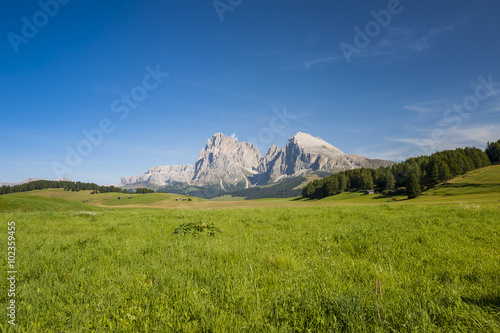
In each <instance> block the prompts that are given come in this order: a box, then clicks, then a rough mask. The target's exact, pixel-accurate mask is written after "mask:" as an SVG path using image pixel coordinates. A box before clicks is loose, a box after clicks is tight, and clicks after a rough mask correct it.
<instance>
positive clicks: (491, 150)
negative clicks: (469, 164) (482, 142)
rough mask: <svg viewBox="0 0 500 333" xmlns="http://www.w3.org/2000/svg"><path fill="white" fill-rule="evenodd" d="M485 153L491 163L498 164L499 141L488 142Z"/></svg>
mask: <svg viewBox="0 0 500 333" xmlns="http://www.w3.org/2000/svg"><path fill="white" fill-rule="evenodd" d="M485 153H486V155H488V157H489V159H490V161H491V163H497V162H500V140H498V141H497V142H488V145H487V146H486V150H485Z"/></svg>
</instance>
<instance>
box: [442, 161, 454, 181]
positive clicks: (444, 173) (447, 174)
mask: <svg viewBox="0 0 500 333" xmlns="http://www.w3.org/2000/svg"><path fill="white" fill-rule="evenodd" d="M451 178H452V177H451V172H450V168H449V167H448V164H446V162H445V161H441V162H440V163H439V181H441V182H447V181H448V180H450V179H451Z"/></svg>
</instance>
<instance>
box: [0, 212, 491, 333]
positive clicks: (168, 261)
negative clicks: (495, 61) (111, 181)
mask: <svg viewBox="0 0 500 333" xmlns="http://www.w3.org/2000/svg"><path fill="white" fill-rule="evenodd" d="M78 211H79V209H78V210H76V209H65V210H54V209H47V210H44V211H33V212H17V213H3V214H1V216H2V220H3V221H9V220H14V221H16V225H17V230H18V231H17V237H18V240H17V244H18V245H17V247H18V249H17V252H18V253H17V257H18V259H17V260H18V271H19V276H18V277H19V284H18V309H17V311H18V313H17V314H18V326H19V327H18V329H19V331H23V332H24V331H26V332H27V331H29V332H38V331H49V332H68V331H70V332H89V331H94V332H123V331H125V332H343V331H349V332H426V331H438V332H439V331H441V332H451V331H453V332H492V331H500V274H499V272H500V266H499V262H500V237H499V235H500V221H499V219H498V209H497V208H494V207H486V206H480V205H453V206H451V205H450V206H432V207H431V206H429V207H426V206H376V207H375V206H373V207H320V208H302V209H299V208H266V209H254V210H250V209H245V210H237V209H235V210H209V211H187V210H168V211H165V210H146V209H127V210H116V211H114V210H109V209H102V210H99V211H98V212H99V214H83V213H79V214H75V212H78ZM200 221H203V223H206V224H207V225H208V224H214V225H215V226H216V227H217V228H219V229H220V230H221V231H222V232H221V233H218V234H217V235H216V236H215V237H209V236H208V235H206V234H205V233H204V232H200V233H199V234H198V235H191V234H186V235H181V234H174V230H175V229H176V228H177V227H179V226H180V225H181V224H183V223H189V222H197V223H198V222H200ZM4 239H6V235H4V236H3V238H2V244H4V247H5V242H4ZM5 266H6V259H5V256H2V267H5ZM2 274H4V273H2ZM1 285H2V290H6V287H7V283H6V279H5V278H2V279H1ZM0 300H1V304H2V308H4V309H5V307H6V302H7V293H6V292H2V294H1V295H0ZM1 325H2V326H1V328H2V329H3V330H4V331H8V325H7V324H6V320H2V321H1Z"/></svg>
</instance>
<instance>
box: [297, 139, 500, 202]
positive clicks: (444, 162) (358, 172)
mask: <svg viewBox="0 0 500 333" xmlns="http://www.w3.org/2000/svg"><path fill="white" fill-rule="evenodd" d="M499 160H500V140H498V142H493V143H488V145H487V147H486V150H485V151H482V150H481V149H478V148H469V147H467V148H457V149H455V150H445V151H441V152H437V153H434V154H432V155H430V156H419V157H412V158H409V159H407V160H406V161H404V162H401V163H396V164H394V165H392V166H391V167H380V168H377V169H367V168H361V169H354V170H346V171H342V172H339V173H337V174H334V175H331V176H329V177H326V178H323V179H319V180H314V181H312V182H310V183H309V184H307V185H306V186H305V187H304V188H303V189H302V196H303V197H306V198H315V199H321V198H324V197H327V196H331V195H335V194H339V193H342V192H345V191H355V190H377V191H378V192H381V193H383V194H386V195H395V194H402V193H405V192H406V194H407V195H408V198H410V199H412V198H415V197H417V196H419V195H420V193H421V192H422V191H423V190H425V189H427V188H430V187H432V186H434V185H436V184H439V183H443V182H447V181H448V180H450V179H451V178H453V177H456V176H458V175H463V174H465V173H467V172H469V171H472V170H475V169H479V168H482V167H485V166H488V165H490V164H491V163H497V162H499Z"/></svg>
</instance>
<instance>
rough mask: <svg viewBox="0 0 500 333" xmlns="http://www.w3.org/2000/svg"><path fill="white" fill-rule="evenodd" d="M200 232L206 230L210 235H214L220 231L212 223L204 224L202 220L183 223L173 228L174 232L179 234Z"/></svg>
mask: <svg viewBox="0 0 500 333" xmlns="http://www.w3.org/2000/svg"><path fill="white" fill-rule="evenodd" d="M202 232H206V233H207V235H208V236H210V237H212V236H213V237H215V235H216V234H218V233H220V232H221V231H220V230H219V228H217V227H216V226H215V225H214V224H213V223H209V224H206V223H205V222H203V221H200V222H189V223H183V224H181V225H180V226H178V227H177V228H176V229H175V230H174V234H181V235H186V234H189V235H198V234H200V233H202Z"/></svg>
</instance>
